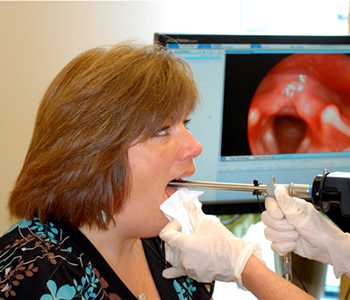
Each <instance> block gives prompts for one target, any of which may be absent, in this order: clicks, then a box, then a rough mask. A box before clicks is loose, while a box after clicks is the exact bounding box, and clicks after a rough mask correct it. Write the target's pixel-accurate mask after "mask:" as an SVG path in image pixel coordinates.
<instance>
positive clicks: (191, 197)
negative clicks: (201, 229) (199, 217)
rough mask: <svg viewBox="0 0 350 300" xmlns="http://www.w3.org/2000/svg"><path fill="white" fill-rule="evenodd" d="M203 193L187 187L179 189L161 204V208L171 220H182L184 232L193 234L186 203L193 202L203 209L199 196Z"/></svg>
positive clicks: (199, 208) (182, 230)
mask: <svg viewBox="0 0 350 300" xmlns="http://www.w3.org/2000/svg"><path fill="white" fill-rule="evenodd" d="M202 194H203V192H199V191H189V190H188V189H185V188H181V189H178V190H177V191H176V192H175V193H174V194H172V195H171V196H170V197H169V198H168V199H167V200H165V201H164V202H163V203H162V204H161V206H160V209H161V211H162V212H163V213H164V214H165V216H166V217H167V218H168V220H169V221H171V220H172V219H176V220H177V221H179V222H180V224H181V227H182V229H181V232H182V233H184V234H191V233H192V232H193V228H192V225H191V222H190V219H189V217H188V214H187V212H186V209H185V207H184V203H186V202H192V203H193V204H194V205H195V206H196V207H197V208H198V210H199V211H202V204H201V203H200V202H199V200H198V197H199V196H200V195H202Z"/></svg>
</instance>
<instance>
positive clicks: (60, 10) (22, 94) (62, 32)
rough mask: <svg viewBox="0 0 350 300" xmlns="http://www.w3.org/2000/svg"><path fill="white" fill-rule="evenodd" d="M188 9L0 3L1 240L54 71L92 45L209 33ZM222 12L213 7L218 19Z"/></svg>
mask: <svg viewBox="0 0 350 300" xmlns="http://www.w3.org/2000/svg"><path fill="white" fill-rule="evenodd" d="M234 3H238V4H239V1H234V0H232V1H231V3H230V7H231V8H233V9H232V10H231V11H230V10H228V11H226V13H227V14H228V15H227V18H223V20H227V21H228V22H230V23H229V25H228V24H222V27H223V28H231V30H232V28H235V27H238V25H237V24H238V23H239V9H234V5H236V4H234ZM209 4H210V3H209ZM209 4H208V5H207V7H206V6H205V4H201V10H202V12H204V13H205V12H206V10H207V11H208V10H211V11H212V12H213V6H212V5H209ZM191 5H193V7H191ZM194 5H195V4H191V2H187V1H186V2H182V1H180V0H179V1H166V2H163V1H140V2H137V1H107V2H103V1H98V2H91V1H88V2H83V1H78V2H69V1H68V2H65V1H63V2H60V1H57V2H41V1H38V2H27V1H24V2H11V1H8V2H2V1H0V143H1V147H0V234H2V233H3V232H4V231H5V230H7V228H8V227H9V226H10V225H11V224H12V223H13V222H14V220H10V219H9V217H8V213H7V210H6V202H7V199H8V194H9V193H10V191H11V188H12V186H13V184H14V181H15V179H16V177H17V174H18V172H19V170H20V168H21V166H22V163H23V160H24V157H25V154H26V151H27V147H28V144H29V141H30V138H31V134H32V129H33V122H34V118H35V114H36V110H37V107H38V104H39V101H40V98H41V97H42V95H43V92H44V90H45V89H46V87H47V86H48V84H49V82H50V81H51V80H52V79H53V77H54V76H55V75H56V74H57V72H59V70H60V69H61V68H62V67H63V66H64V65H65V64H66V63H68V61H69V60H71V59H72V58H73V57H75V56H76V55H77V54H79V53H80V52H82V51H84V50H86V49H88V48H91V47H95V46H100V45H105V44H112V43H116V42H119V41H122V40H125V39H129V38H139V39H142V40H144V41H146V42H152V41H153V33H154V32H157V31H161V32H175V31H177V32H191V31H193V32H198V30H204V31H207V32H208V33H210V31H211V30H213V28H212V24H210V23H209V22H208V20H207V15H206V14H204V15H203V16H202V17H203V18H202V19H201V16H199V15H198V14H196V10H195V8H194ZM221 8H222V7H220V6H217V9H219V10H220V11H221V14H222V13H223V12H225V10H223V12H222V10H221ZM234 14H236V16H235V15H234ZM194 16H195V17H196V22H193V17H194ZM186 20H187V22H186ZM206 26H207V27H206Z"/></svg>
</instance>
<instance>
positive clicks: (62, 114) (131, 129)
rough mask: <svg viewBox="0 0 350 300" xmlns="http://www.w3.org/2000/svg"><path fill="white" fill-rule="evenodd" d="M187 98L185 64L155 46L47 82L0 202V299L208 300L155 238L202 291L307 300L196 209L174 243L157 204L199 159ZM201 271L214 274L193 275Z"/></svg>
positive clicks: (74, 66) (102, 55)
mask: <svg viewBox="0 0 350 300" xmlns="http://www.w3.org/2000/svg"><path fill="white" fill-rule="evenodd" d="M197 99H198V91H197V89H196V85H195V83H194V80H193V77H192V74H191V71H190V69H189V67H188V65H187V64H186V63H185V62H184V61H183V60H181V59H180V58H176V57H174V56H173V55H172V54H171V53H169V52H167V51H165V50H164V49H162V47H160V46H158V45H148V46H147V45H139V44H137V43H121V44H118V45H115V46H113V47H109V48H97V49H92V50H90V51H87V52H85V53H83V54H81V55H80V56H78V57H77V58H75V59H73V61H72V62H70V63H69V64H68V65H67V66H66V67H65V68H64V69H63V70H62V71H61V72H60V73H59V74H58V75H57V77H56V78H55V79H54V80H53V82H52V83H51V85H50V86H49V88H48V90H47V92H46V93H45V95H44V98H43V100H42V103H41V105H40V107H39V111H38V115H37V119H36V124H35V128H34V133H33V138H32V141H31V144H30V147H29V150H28V154H27V156H26V159H25V162H24V166H23V168H22V170H21V172H20V174H19V177H18V179H17V182H16V185H15V187H14V189H13V191H12V194H11V196H10V199H9V203H8V207H9V210H10V213H11V214H12V215H13V216H15V217H17V218H20V221H19V222H18V223H17V224H16V225H15V226H13V227H12V228H11V229H10V230H9V231H8V232H7V233H6V234H5V235H4V236H3V237H2V238H1V240H0V276H1V278H0V296H1V298H2V299H11V298H12V299H41V300H46V299H137V298H138V299H146V298H147V299H152V300H156V299H167V300H171V299H204V300H205V299H210V298H211V292H212V289H209V290H208V289H207V286H206V285H204V284H202V283H198V282H196V281H194V280H193V279H191V278H190V277H186V276H184V275H186V274H187V273H186V270H181V266H184V265H181V261H180V260H179V259H177V258H178V257H177V256H176V255H174V258H175V260H173V266H172V267H171V266H170V265H168V264H167V262H166V260H165V251H164V250H165V249H164V245H163V244H162V242H161V241H160V239H159V238H158V235H159V233H160V231H161V230H162V229H163V228H164V229H163V230H162V238H163V239H165V240H166V241H167V254H168V253H170V252H169V250H175V252H174V253H175V254H176V253H177V254H178V253H181V250H182V249H183V247H184V248H185V249H186V248H190V249H191V247H192V249H194V251H195V253H194V254H195V255H192V256H191V260H192V257H194V259H193V262H196V269H197V270H198V272H190V273H191V275H193V278H195V279H198V280H200V281H201V282H211V281H212V280H214V279H216V278H218V279H220V280H226V281H230V280H233V281H237V282H239V283H241V284H242V285H243V286H244V287H246V288H248V289H250V290H252V292H253V293H255V294H256V295H257V296H258V297H261V298H264V297H265V298H267V299H273V298H271V293H274V294H275V295H276V296H277V299H290V298H291V297H292V298H293V297H294V299H308V298H301V297H299V296H300V293H302V292H301V291H300V290H298V289H297V288H296V287H295V286H293V285H291V284H290V283H289V282H287V281H285V280H284V279H282V278H281V277H279V276H278V275H276V274H275V273H273V272H271V271H270V270H268V269H267V268H266V267H265V266H264V265H263V263H262V262H261V261H260V260H259V259H258V258H257V257H256V256H255V255H253V254H256V252H255V250H254V249H255V248H256V247H255V246H254V247H251V245H246V244H245V243H244V242H243V241H242V240H240V239H238V238H236V237H234V236H233V235H232V234H231V233H230V232H228V231H227V229H225V228H224V226H223V225H222V224H221V223H220V222H217V220H216V219H215V218H211V217H208V216H205V215H204V214H202V213H201V212H200V211H198V210H196V209H195V207H193V209H192V211H191V210H189V212H190V211H191V213H190V217H191V218H190V220H191V221H192V225H193V229H194V232H193V235H189V234H187V235H182V236H181V237H179V238H176V237H175V238H174V231H175V234H181V233H180V229H181V228H179V227H178V225H177V223H174V222H176V220H174V222H173V221H172V222H170V223H169V224H168V220H167V218H166V217H165V215H164V214H163V213H162V211H161V210H160V205H161V204H162V203H163V202H164V201H165V200H167V199H168V198H169V197H170V196H171V195H172V194H173V193H174V191H173V190H171V189H170V188H168V187H167V185H168V183H169V181H171V180H173V179H177V178H181V177H186V176H190V175H191V174H192V173H193V172H194V171H195V167H194V162H193V159H194V158H195V157H197V156H198V155H199V154H200V153H201V151H202V147H201V145H200V144H198V142H197V141H196V140H195V139H194V138H193V136H192V135H191V133H190V132H189V131H188V130H187V128H186V124H187V123H188V115H189V114H190V113H191V112H192V111H193V110H194V109H195V106H196V104H197ZM190 204H191V203H190ZM174 225H175V228H174ZM209 233H210V234H211V236H210V237H209V238H208V239H207V235H208V234H209ZM203 237H204V239H203ZM178 241H180V242H181V243H180V244H178V246H176V243H177V242H178ZM211 241H212V242H211ZM216 241H218V243H216ZM223 241H224V242H223ZM226 241H229V242H228V243H226ZM203 242H204V244H203ZM221 245H226V246H227V247H226V248H225V250H226V253H225V252H224V251H221V250H223V249H222V248H220V247H221ZM210 249H212V250H214V252H213V253H212V254H214V256H213V257H211V256H208V255H207V256H206V255H205V254H206V251H207V250H210ZM176 251H177V252H176ZM185 252H186V251H185ZM197 253H201V254H202V255H201V256H199V255H196V254H197ZM192 254H193V253H192ZM227 255H228V256H227ZM185 256H186V253H185ZM225 257H227V258H228V259H227V260H224V261H222V259H223V258H225ZM216 258H219V259H216ZM196 259H197V260H196ZM220 259H221V261H220ZM185 261H186V259H185ZM210 261H212V262H214V264H215V265H218V263H220V268H214V269H215V270H216V271H218V272H219V273H220V272H222V274H219V275H218V274H215V276H212V274H211V273H210V272H209V271H207V270H204V269H205V266H207V265H208V262H210ZM190 262H191V261H190ZM204 262H206V263H205V264H204ZM168 267H170V268H168ZM174 268H175V269H176V268H177V271H180V274H174V272H173V270H174ZM230 268H232V270H233V271H232V272H234V274H233V275H234V276H231V275H232V274H230V272H231V269H230ZM165 269H167V270H168V271H167V272H164V276H165V277H167V278H168V279H166V278H165V277H163V276H162V273H163V271H164V270H165ZM203 270H204V273H206V275H207V276H206V277H205V278H204V279H202V278H201V276H198V275H201V274H203ZM223 270H224V271H226V272H228V274H226V273H224V272H223ZM165 271H166V270H165ZM208 278H209V279H208ZM262 283H263V284H262ZM296 290H297V292H296ZM299 291H300V292H299ZM287 296H288V297H287Z"/></svg>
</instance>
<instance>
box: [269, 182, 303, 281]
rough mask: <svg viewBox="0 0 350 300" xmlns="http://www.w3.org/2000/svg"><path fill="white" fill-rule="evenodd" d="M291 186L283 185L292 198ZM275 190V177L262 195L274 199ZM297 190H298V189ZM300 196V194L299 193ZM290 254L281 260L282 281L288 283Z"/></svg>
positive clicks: (290, 275) (289, 278)
mask: <svg viewBox="0 0 350 300" xmlns="http://www.w3.org/2000/svg"><path fill="white" fill-rule="evenodd" d="M291 186H293V184H290V185H288V186H286V185H285V187H286V188H287V190H288V192H289V195H291V196H293V191H292V190H291V188H290V187H291ZM275 188H276V181H275V176H273V177H272V181H271V182H270V183H269V184H268V185H267V186H266V194H265V195H264V196H265V197H266V196H269V197H273V198H275ZM298 190H299V189H298ZM306 190H307V189H305V188H304V189H300V191H302V193H304V194H305V193H306ZM299 194H300V192H299ZM292 269H293V267H292V253H290V252H288V253H287V254H285V255H284V256H283V258H282V276H283V278H284V279H286V280H288V281H289V282H292V278H293V277H292Z"/></svg>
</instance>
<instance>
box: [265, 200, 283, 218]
mask: <svg viewBox="0 0 350 300" xmlns="http://www.w3.org/2000/svg"><path fill="white" fill-rule="evenodd" d="M265 208H266V211H267V212H268V213H269V215H270V216H271V217H272V218H274V219H276V220H280V219H282V218H283V217H284V213H283V211H282V210H281V208H280V207H279V205H278V202H277V201H276V199H275V198H273V197H270V196H267V197H266V198H265Z"/></svg>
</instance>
